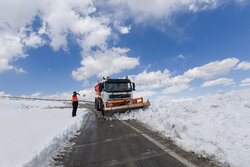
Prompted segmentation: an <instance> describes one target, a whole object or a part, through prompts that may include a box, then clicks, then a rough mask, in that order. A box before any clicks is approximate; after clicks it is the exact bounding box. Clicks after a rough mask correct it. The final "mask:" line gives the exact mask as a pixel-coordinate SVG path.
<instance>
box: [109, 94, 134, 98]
mask: <svg viewBox="0 0 250 167" xmlns="http://www.w3.org/2000/svg"><path fill="white" fill-rule="evenodd" d="M128 97H131V96H130V94H118V95H109V98H128Z"/></svg>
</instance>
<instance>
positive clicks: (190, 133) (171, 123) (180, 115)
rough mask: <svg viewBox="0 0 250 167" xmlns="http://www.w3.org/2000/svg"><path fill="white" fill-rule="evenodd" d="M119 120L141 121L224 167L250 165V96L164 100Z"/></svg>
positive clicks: (237, 94) (158, 100) (179, 144)
mask: <svg viewBox="0 0 250 167" xmlns="http://www.w3.org/2000/svg"><path fill="white" fill-rule="evenodd" d="M246 94H247V93H244V95H246ZM117 117H118V118H119V119H137V120H139V121H141V122H143V123H145V124H147V125H148V126H149V127H150V128H152V129H153V130H155V131H158V132H160V133H162V134H163V135H165V136H166V137H168V138H170V139H171V140H173V141H174V142H175V143H176V144H177V145H178V146H180V147H182V148H183V149H185V150H187V151H191V152H195V153H196V154H199V155H201V156H203V157H209V158H211V159H214V160H217V161H219V162H221V163H223V164H224V165H230V166H235V167H248V166H249V164H250V96H249V94H248V96H243V94H242V92H241V93H240V92H231V93H227V94H224V93H222V92H219V93H217V94H216V95H213V96H212V95H207V96H203V97H197V98H195V99H186V100H170V99H169V98H163V97H161V98H159V99H157V100H155V101H153V102H152V105H151V107H150V108H149V109H147V110H145V111H142V110H141V111H137V112H131V113H129V114H121V115H117Z"/></svg>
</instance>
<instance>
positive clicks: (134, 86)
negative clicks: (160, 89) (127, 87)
mask: <svg viewBox="0 0 250 167" xmlns="http://www.w3.org/2000/svg"><path fill="white" fill-rule="evenodd" d="M132 85H133V91H135V83H132Z"/></svg>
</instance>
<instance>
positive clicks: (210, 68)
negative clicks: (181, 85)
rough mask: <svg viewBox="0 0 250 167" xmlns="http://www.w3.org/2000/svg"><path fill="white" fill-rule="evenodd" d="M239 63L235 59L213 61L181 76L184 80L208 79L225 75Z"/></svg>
mask: <svg viewBox="0 0 250 167" xmlns="http://www.w3.org/2000/svg"><path fill="white" fill-rule="evenodd" d="M238 62H239V59H237V58H227V59H224V60H222V61H214V62H211V63H208V64H206V65H203V66H200V67H195V68H193V69H190V70H188V71H187V72H185V73H184V74H183V77H184V78H189V79H192V80H193V79H195V78H201V79H210V78H212V77H215V76H219V75H223V74H227V73H228V72H230V71H231V70H232V68H233V67H234V66H235V65H236V64H237V63H238Z"/></svg>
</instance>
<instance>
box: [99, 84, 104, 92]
mask: <svg viewBox="0 0 250 167" xmlns="http://www.w3.org/2000/svg"><path fill="white" fill-rule="evenodd" d="M102 89H103V83H100V84H99V90H100V91H102Z"/></svg>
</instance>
